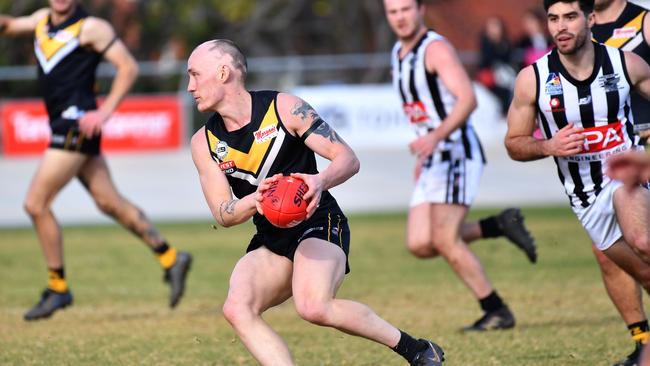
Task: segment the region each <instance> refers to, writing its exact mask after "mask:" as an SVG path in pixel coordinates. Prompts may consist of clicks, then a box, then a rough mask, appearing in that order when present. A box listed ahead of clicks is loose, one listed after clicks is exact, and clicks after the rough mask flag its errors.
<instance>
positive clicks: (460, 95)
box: [384, 0, 537, 331]
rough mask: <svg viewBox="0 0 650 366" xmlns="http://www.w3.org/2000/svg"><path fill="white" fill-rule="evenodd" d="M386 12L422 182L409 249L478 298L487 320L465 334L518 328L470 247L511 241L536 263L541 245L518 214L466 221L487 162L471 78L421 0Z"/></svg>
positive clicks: (394, 1)
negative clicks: (474, 115)
mask: <svg viewBox="0 0 650 366" xmlns="http://www.w3.org/2000/svg"><path fill="white" fill-rule="evenodd" d="M384 6H385V12H386V17H387V19H388V23H389V24H390V26H391V28H392V29H393V31H394V33H395V34H396V35H397V38H398V42H397V43H396V45H395V47H394V48H393V54H392V65H393V84H394V85H395V87H396V89H397V91H398V93H399V94H400V96H401V99H402V102H403V106H404V112H405V114H406V116H407V117H408V118H409V120H410V122H411V123H412V125H413V127H414V128H415V130H416V133H417V136H418V137H417V138H416V139H415V140H414V141H413V142H412V143H411V144H410V145H409V147H410V149H411V152H412V153H414V154H415V155H417V159H418V161H417V168H416V171H417V174H416V176H418V178H417V182H416V187H415V191H414V192H413V195H412V198H411V204H410V209H409V218H408V228H407V245H408V248H409V250H410V251H411V252H412V253H413V254H414V255H415V256H417V257H420V258H431V257H436V256H438V255H440V256H442V257H443V258H445V260H446V261H447V262H448V263H449V265H450V266H451V268H452V269H453V270H454V271H455V272H456V274H457V275H458V276H459V277H460V278H461V280H462V281H463V282H464V283H465V285H467V287H469V289H470V290H471V291H472V293H473V295H474V296H475V297H476V299H477V300H478V302H479V305H480V307H481V309H482V310H483V311H484V315H483V316H482V317H481V318H480V319H478V320H477V321H476V322H474V324H472V325H470V326H467V327H465V328H464V330H466V331H484V330H490V329H504V328H512V327H513V326H514V325H515V318H514V316H513V314H512V312H511V311H510V309H509V308H508V306H507V305H506V304H505V302H504V301H503V300H502V299H501V297H500V296H499V295H498V294H497V292H496V290H494V288H493V287H492V284H491V283H490V281H489V280H488V278H487V275H486V274H485V272H484V270H483V266H482V265H481V262H480V261H479V259H478V258H477V257H476V255H474V253H473V252H472V251H471V250H470V249H469V247H468V245H467V243H469V242H470V241H473V240H476V239H479V238H493V237H499V236H503V235H505V236H506V237H508V239H510V240H511V241H512V242H513V243H514V244H516V245H517V246H518V247H519V248H520V249H522V250H523V251H524V252H525V253H526V255H527V256H528V258H529V260H530V261H531V262H535V261H536V260H537V253H536V247H535V241H534V240H533V238H532V237H531V236H530V234H529V232H528V230H527V229H526V228H525V227H524V224H523V217H522V216H521V213H520V211H519V210H518V209H508V210H505V211H504V212H502V213H501V214H499V215H498V216H492V217H489V218H486V219H483V220H481V221H479V222H465V216H466V215H467V212H468V210H469V206H470V205H471V204H472V201H473V200H474V196H475V195H476V192H477V191H478V183H479V180H480V177H481V173H482V171H483V165H484V163H485V159H484V156H483V151H482V148H481V145H480V142H479V140H478V136H477V135H476V134H475V133H474V129H473V127H472V124H471V122H470V120H469V116H470V114H471V112H472V111H473V110H474V108H475V107H476V99H475V96H474V92H473V90H472V86H471V82H470V79H469V77H468V75H467V73H466V72H465V70H464V69H463V66H462V65H461V63H460V61H459V60H458V57H457V56H456V53H455V51H454V49H453V47H452V46H451V45H450V44H449V43H448V42H447V41H446V40H445V39H444V38H443V37H442V36H440V35H439V34H437V33H435V32H433V31H430V30H427V28H426V27H425V25H424V19H423V12H424V6H423V5H422V4H421V1H416V0H384Z"/></svg>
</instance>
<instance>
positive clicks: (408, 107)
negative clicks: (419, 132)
mask: <svg viewBox="0 0 650 366" xmlns="http://www.w3.org/2000/svg"><path fill="white" fill-rule="evenodd" d="M402 108H404V114H406V117H407V118H408V119H409V121H410V122H411V123H422V122H426V121H428V120H429V116H427V107H425V106H424V104H423V103H422V102H420V101H417V102H411V103H404V104H403V105H402Z"/></svg>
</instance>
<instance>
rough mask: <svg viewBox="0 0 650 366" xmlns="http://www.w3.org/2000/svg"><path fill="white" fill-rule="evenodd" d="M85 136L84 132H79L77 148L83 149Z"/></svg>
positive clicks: (78, 149)
mask: <svg viewBox="0 0 650 366" xmlns="http://www.w3.org/2000/svg"><path fill="white" fill-rule="evenodd" d="M84 136H85V135H84V134H83V133H81V134H79V138H77V149H76V150H77V151H81V145H83V142H84Z"/></svg>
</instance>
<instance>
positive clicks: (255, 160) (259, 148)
mask: <svg viewBox="0 0 650 366" xmlns="http://www.w3.org/2000/svg"><path fill="white" fill-rule="evenodd" d="M250 94H251V100H252V113H251V121H250V123H248V124H247V125H246V126H244V127H242V128H240V129H238V130H235V131H227V130H226V128H225V126H224V123H223V118H222V117H221V115H219V114H218V113H215V114H214V115H212V116H211V117H210V119H209V120H208V121H207V123H206V124H205V135H206V139H207V141H208V146H209V148H210V155H211V157H212V159H213V160H214V161H215V162H217V163H218V165H219V168H220V169H221V171H222V172H224V173H225V174H226V177H227V179H228V183H229V184H230V187H231V188H232V191H233V194H234V195H235V197H237V198H242V197H244V196H246V195H248V194H251V193H253V192H255V191H256V190H257V186H258V185H259V184H260V183H261V182H262V181H263V180H264V179H265V178H267V177H270V176H273V175H275V174H278V173H281V174H283V175H289V174H290V173H306V174H316V173H318V169H317V166H316V156H315V154H314V152H313V151H312V150H311V149H310V148H309V147H307V146H306V145H305V143H304V141H303V140H302V139H301V138H300V137H297V136H292V135H291V134H290V133H289V132H288V131H287V129H286V128H285V126H284V124H283V123H282V120H281V119H280V116H279V114H278V111H277V107H276V102H277V95H278V92H277V91H251V92H250ZM321 221H322V222H324V224H321ZM253 223H254V224H255V226H256V228H257V231H258V234H257V235H256V236H255V237H254V238H253V241H251V245H250V246H249V249H248V250H249V251H250V250H253V249H255V248H256V247H259V246H261V245H264V246H267V247H269V249H271V250H272V251H274V252H276V253H278V254H281V255H285V256H287V257H289V258H290V259H292V258H293V251H295V247H296V246H297V245H298V243H299V241H300V240H302V239H303V238H306V237H311V236H318V237H320V236H319V235H314V234H317V233H318V231H319V230H320V231H321V232H322V233H323V234H324V238H325V239H326V240H328V241H330V242H332V243H334V244H337V245H339V244H340V245H341V247H342V248H343V249H344V251H345V253H346V254H347V252H348V246H349V229H348V228H347V219H346V218H345V216H344V215H343V213H342V212H341V210H340V208H339V207H338V204H337V203H336V200H335V199H334V197H332V195H331V194H330V193H329V192H328V191H324V192H323V193H322V196H321V200H320V205H319V208H318V209H317V211H316V213H315V214H314V215H313V216H312V217H311V218H310V219H309V220H306V221H304V222H302V223H300V224H299V225H298V226H296V227H293V228H288V229H279V228H276V227H275V226H273V225H272V224H271V223H269V222H268V220H266V218H265V217H264V216H262V215H260V214H259V213H256V214H255V216H254V217H253ZM310 230H311V231H310ZM307 231H309V234H306V232H307ZM331 233H335V234H336V235H331ZM333 236H336V238H334V237H333Z"/></svg>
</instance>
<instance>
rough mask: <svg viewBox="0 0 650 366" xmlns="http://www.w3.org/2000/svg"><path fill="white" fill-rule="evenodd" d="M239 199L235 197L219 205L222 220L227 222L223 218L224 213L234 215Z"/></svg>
mask: <svg viewBox="0 0 650 366" xmlns="http://www.w3.org/2000/svg"><path fill="white" fill-rule="evenodd" d="M237 201H238V200H236V199H233V200H230V201H223V202H221V204H220V205H219V216H221V222H222V223H224V222H226V221H225V220H224V218H223V214H224V213H226V214H229V215H234V214H235V204H236V203H237Z"/></svg>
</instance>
